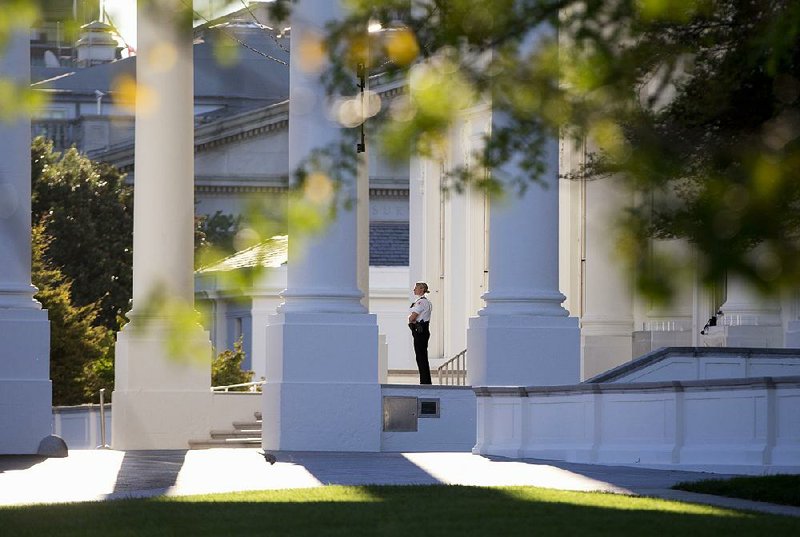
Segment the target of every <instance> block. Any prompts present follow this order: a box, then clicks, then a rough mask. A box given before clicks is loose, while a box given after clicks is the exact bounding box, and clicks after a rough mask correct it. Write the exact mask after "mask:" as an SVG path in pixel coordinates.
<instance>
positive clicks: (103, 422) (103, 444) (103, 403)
mask: <svg viewBox="0 0 800 537" xmlns="http://www.w3.org/2000/svg"><path fill="white" fill-rule="evenodd" d="M105 394H106V389H105V388H100V445H99V446H97V449H111V446H109V445H108V442H106V401H105Z"/></svg>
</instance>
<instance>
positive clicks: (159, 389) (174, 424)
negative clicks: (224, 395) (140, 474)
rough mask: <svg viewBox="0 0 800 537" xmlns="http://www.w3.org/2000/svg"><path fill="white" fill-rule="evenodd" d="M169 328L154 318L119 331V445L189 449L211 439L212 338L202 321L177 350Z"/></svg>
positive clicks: (115, 426)
mask: <svg viewBox="0 0 800 537" xmlns="http://www.w3.org/2000/svg"><path fill="white" fill-rule="evenodd" d="M168 336H169V332H168V330H167V329H166V328H164V327H163V326H162V325H160V324H159V322H158V321H151V322H150V323H148V324H147V325H146V326H145V327H144V328H138V329H137V328H134V327H131V325H130V324H129V325H127V326H126V327H125V329H123V331H121V332H120V333H119V334H117V346H116V356H115V364H114V365H115V389H114V393H113V399H112V400H113V404H114V413H113V417H112V420H111V423H112V424H111V429H112V435H111V439H112V447H113V448H114V449H120V450H127V449H188V447H189V440H190V439H196V438H206V437H207V436H208V433H209V431H210V419H211V418H210V416H211V392H210V387H211V343H210V342H209V340H208V334H207V333H206V332H205V331H204V330H202V328H201V327H200V326H197V327H196V328H195V329H192V330H190V331H189V332H188V333H186V334H185V335H182V336H181V339H182V342H183V343H184V345H185V348H184V349H183V351H182V352H179V353H176V354H171V353H170V352H169V351H168V346H167V341H168Z"/></svg>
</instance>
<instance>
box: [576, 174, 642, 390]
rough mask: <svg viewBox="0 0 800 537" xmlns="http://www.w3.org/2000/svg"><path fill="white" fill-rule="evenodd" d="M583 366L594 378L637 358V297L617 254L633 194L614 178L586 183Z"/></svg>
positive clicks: (582, 330)
mask: <svg viewBox="0 0 800 537" xmlns="http://www.w3.org/2000/svg"><path fill="white" fill-rule="evenodd" d="M585 186H586V198H585V200H586V201H585V203H586V214H585V215H584V218H585V235H584V240H585V241H586V246H585V247H586V251H585V264H584V270H585V272H584V288H583V292H584V311H583V315H582V316H581V336H582V340H583V367H582V375H581V378H584V379H586V378H590V377H593V376H595V375H598V374H600V373H602V372H604V371H607V370H608V369H611V368H612V367H616V366H618V365H620V364H622V363H624V362H628V361H630V359H631V356H632V339H631V334H632V332H633V297H632V292H631V290H632V285H631V281H630V276H629V273H628V271H627V269H626V268H625V267H624V266H623V264H622V262H621V259H620V255H619V254H618V253H617V247H616V243H615V239H616V236H617V230H616V228H615V222H616V220H617V218H618V217H619V215H620V212H621V211H623V210H624V209H625V207H626V206H627V205H629V204H630V203H629V200H628V196H629V195H628V193H627V189H625V187H624V185H622V184H620V182H619V181H616V180H614V179H613V178H605V179H598V180H593V181H587V182H586V185H585Z"/></svg>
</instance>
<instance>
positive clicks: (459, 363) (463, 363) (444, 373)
mask: <svg viewBox="0 0 800 537" xmlns="http://www.w3.org/2000/svg"><path fill="white" fill-rule="evenodd" d="M436 372H437V374H438V375H439V384H440V385H446V386H466V385H467V349H464V350H463V351H461V352H459V353H458V354H456V355H455V356H453V357H452V358H450V359H449V360H447V361H446V362H445V363H443V364H442V365H440V366H439V367H438V368H437V369H436Z"/></svg>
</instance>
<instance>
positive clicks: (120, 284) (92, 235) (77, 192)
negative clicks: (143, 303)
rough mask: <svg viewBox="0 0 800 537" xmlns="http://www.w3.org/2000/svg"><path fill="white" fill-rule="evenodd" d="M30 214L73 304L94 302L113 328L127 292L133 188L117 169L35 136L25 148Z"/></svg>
mask: <svg viewBox="0 0 800 537" xmlns="http://www.w3.org/2000/svg"><path fill="white" fill-rule="evenodd" d="M31 163H32V181H33V185H32V218H33V222H34V224H37V223H41V224H42V225H43V226H44V233H45V234H46V235H47V236H48V237H50V239H51V240H49V241H48V244H47V257H48V258H49V259H50V260H51V261H52V263H53V264H54V265H55V266H57V267H58V268H59V269H60V270H61V271H62V272H63V274H64V276H66V277H67V278H68V279H69V280H70V281H71V282H72V296H73V300H74V302H75V304H76V305H78V306H85V305H89V304H94V303H98V305H99V311H98V315H97V322H98V324H102V325H103V326H105V327H107V328H109V329H112V330H116V329H118V328H119V324H120V322H119V320H120V319H121V318H122V315H124V314H125V313H126V312H127V310H128V309H129V301H130V298H131V292H132V278H133V275H132V269H131V267H132V262H133V261H132V247H133V244H132V243H133V189H132V188H131V186H130V185H126V184H125V182H124V177H123V175H122V174H120V172H119V171H118V170H117V169H116V168H114V167H112V166H110V165H108V164H103V163H99V162H94V161H91V160H90V159H89V158H87V157H86V156H85V155H82V154H81V153H79V152H78V151H77V150H76V149H75V148H72V149H69V150H67V151H65V152H64V153H63V154H61V153H57V152H54V151H53V145H52V142H50V141H49V140H46V139H44V138H41V137H40V138H37V139H35V140H34V142H33V146H32V149H31Z"/></svg>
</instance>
